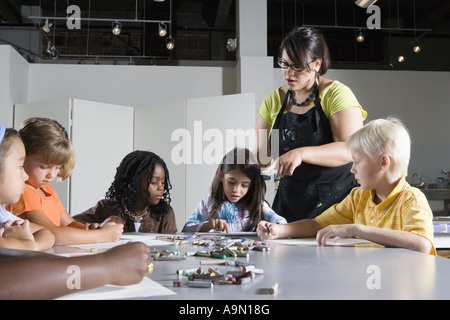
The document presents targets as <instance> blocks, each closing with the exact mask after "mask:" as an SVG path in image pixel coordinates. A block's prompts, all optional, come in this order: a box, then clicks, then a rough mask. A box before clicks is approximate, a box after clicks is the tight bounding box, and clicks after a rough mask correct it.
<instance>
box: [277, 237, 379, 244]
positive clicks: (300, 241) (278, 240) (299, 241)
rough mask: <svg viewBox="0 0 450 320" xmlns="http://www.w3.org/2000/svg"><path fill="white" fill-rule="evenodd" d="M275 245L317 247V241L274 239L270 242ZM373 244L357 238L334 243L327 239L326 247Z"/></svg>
mask: <svg viewBox="0 0 450 320" xmlns="http://www.w3.org/2000/svg"><path fill="white" fill-rule="evenodd" d="M270 241H273V242H276V243H282V244H290V245H295V246H317V240H316V239H315V238H302V239H276V240H270ZM369 243H373V242H370V241H368V240H364V239H358V238H349V239H342V240H339V241H336V240H334V238H333V239H327V245H329V246H352V245H355V244H369Z"/></svg>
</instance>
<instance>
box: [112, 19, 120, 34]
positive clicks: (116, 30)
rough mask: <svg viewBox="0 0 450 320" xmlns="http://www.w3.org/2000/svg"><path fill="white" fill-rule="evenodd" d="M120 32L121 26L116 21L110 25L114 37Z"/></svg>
mask: <svg viewBox="0 0 450 320" xmlns="http://www.w3.org/2000/svg"><path fill="white" fill-rule="evenodd" d="M121 31H122V24H121V23H120V22H118V21H115V22H113V23H112V33H113V35H115V36H118V35H119V34H120V32H121Z"/></svg>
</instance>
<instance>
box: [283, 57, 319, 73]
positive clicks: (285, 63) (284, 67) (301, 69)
mask: <svg viewBox="0 0 450 320" xmlns="http://www.w3.org/2000/svg"><path fill="white" fill-rule="evenodd" d="M313 61H314V60H313ZM313 61H311V62H313ZM311 62H309V63H308V65H309V64H310V63H311ZM278 65H279V66H280V67H281V69H288V68H291V69H292V70H293V71H295V72H302V71H304V70H305V69H303V68H300V67H297V66H294V65H291V64H289V63H287V62H286V61H284V60H283V58H278Z"/></svg>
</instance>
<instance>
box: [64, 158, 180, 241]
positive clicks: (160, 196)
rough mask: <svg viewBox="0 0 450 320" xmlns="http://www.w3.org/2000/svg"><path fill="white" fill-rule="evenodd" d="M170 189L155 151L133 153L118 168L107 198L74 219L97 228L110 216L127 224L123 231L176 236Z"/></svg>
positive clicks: (166, 176) (163, 165) (162, 162)
mask: <svg viewBox="0 0 450 320" xmlns="http://www.w3.org/2000/svg"><path fill="white" fill-rule="evenodd" d="M171 187H172V186H171V184H170V179H169V171H168V170H167V166H166V164H165V162H164V160H163V159H161V158H160V157H159V156H157V155H156V154H154V153H153V152H149V151H140V150H138V151H133V152H131V153H129V154H128V155H126V156H125V158H123V160H122V162H121V163H120V165H119V167H118V168H117V172H116V175H115V177H114V181H113V182H112V184H111V187H110V188H109V190H108V192H107V193H106V199H103V200H100V201H99V202H98V203H97V204H96V205H95V206H94V207H92V208H90V209H88V210H86V211H85V212H83V213H81V214H79V215H76V216H74V217H73V218H74V219H75V220H77V221H80V222H87V223H92V224H91V225H90V227H91V228H93V229H96V228H98V226H99V223H101V222H103V221H105V220H106V219H108V218H109V217H112V216H118V217H120V218H121V219H122V220H123V221H125V226H124V232H149V233H175V232H177V225H176V221H175V213H174V212H173V209H172V207H171V206H170V193H169V190H170V189H171ZM136 190H137V192H136Z"/></svg>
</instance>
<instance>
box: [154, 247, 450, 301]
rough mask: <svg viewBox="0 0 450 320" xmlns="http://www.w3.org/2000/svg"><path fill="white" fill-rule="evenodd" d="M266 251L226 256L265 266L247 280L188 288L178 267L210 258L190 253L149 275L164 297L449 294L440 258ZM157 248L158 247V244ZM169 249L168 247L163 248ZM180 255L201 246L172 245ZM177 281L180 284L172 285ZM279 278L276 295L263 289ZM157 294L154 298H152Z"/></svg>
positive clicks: (361, 250)
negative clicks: (165, 293) (164, 291)
mask: <svg viewBox="0 0 450 320" xmlns="http://www.w3.org/2000/svg"><path fill="white" fill-rule="evenodd" d="M268 245H269V247H270V251H266V252H262V251H256V250H251V251H249V257H248V258H241V257H237V258H231V257H228V258H227V260H230V261H234V260H238V261H241V262H243V263H249V264H253V265H254V266H255V267H256V268H260V269H263V270H264V274H263V275H256V276H255V277H254V278H253V279H252V280H251V281H250V282H249V283H246V284H242V285H214V286H213V288H191V287H188V286H187V283H188V280H187V277H181V278H180V277H178V276H177V270H178V269H192V268H198V267H201V269H202V270H203V271H207V269H208V267H209V266H203V265H200V263H201V261H205V260H214V259H212V258H204V257H197V256H189V257H187V258H186V259H185V260H181V261H154V262H153V265H154V267H153V270H152V271H151V272H150V273H149V275H148V277H150V278H151V279H152V280H155V281H157V282H159V283H160V284H162V285H163V286H166V287H168V288H170V289H171V290H173V291H174V292H175V293H176V295H169V296H165V297H164V299H194V298H195V299H199V300H205V299H214V300H237V299H245V300H266V299H283V300H288V299H296V300H297V299H449V298H450V288H449V286H448V283H450V261H448V259H444V258H441V257H434V256H430V255H427V254H422V253H418V252H413V251H410V250H406V249H399V248H381V247H378V246H364V245H363V246H358V245H350V246H324V247H318V246H312V245H306V246H302V245H289V244H285V243H278V242H274V241H269V242H268ZM159 248H161V247H159ZM167 249H168V250H173V246H169V247H167ZM177 250H179V251H180V254H181V255H183V254H184V253H185V252H190V251H192V250H204V248H201V247H198V246H193V245H191V244H187V245H182V246H180V245H179V246H177ZM212 267H214V268H216V269H217V270H219V271H220V272H221V273H226V272H229V271H235V270H239V269H238V268H237V267H236V266H225V265H216V266H212ZM174 281H181V282H182V285H181V287H174V285H173V282H174ZM273 282H277V283H278V291H277V293H276V294H269V293H268V292H267V291H268V290H267V289H268V288H269V287H270V286H271V284H272V283H273ZM154 298H156V299H157V298H158V297H154Z"/></svg>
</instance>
